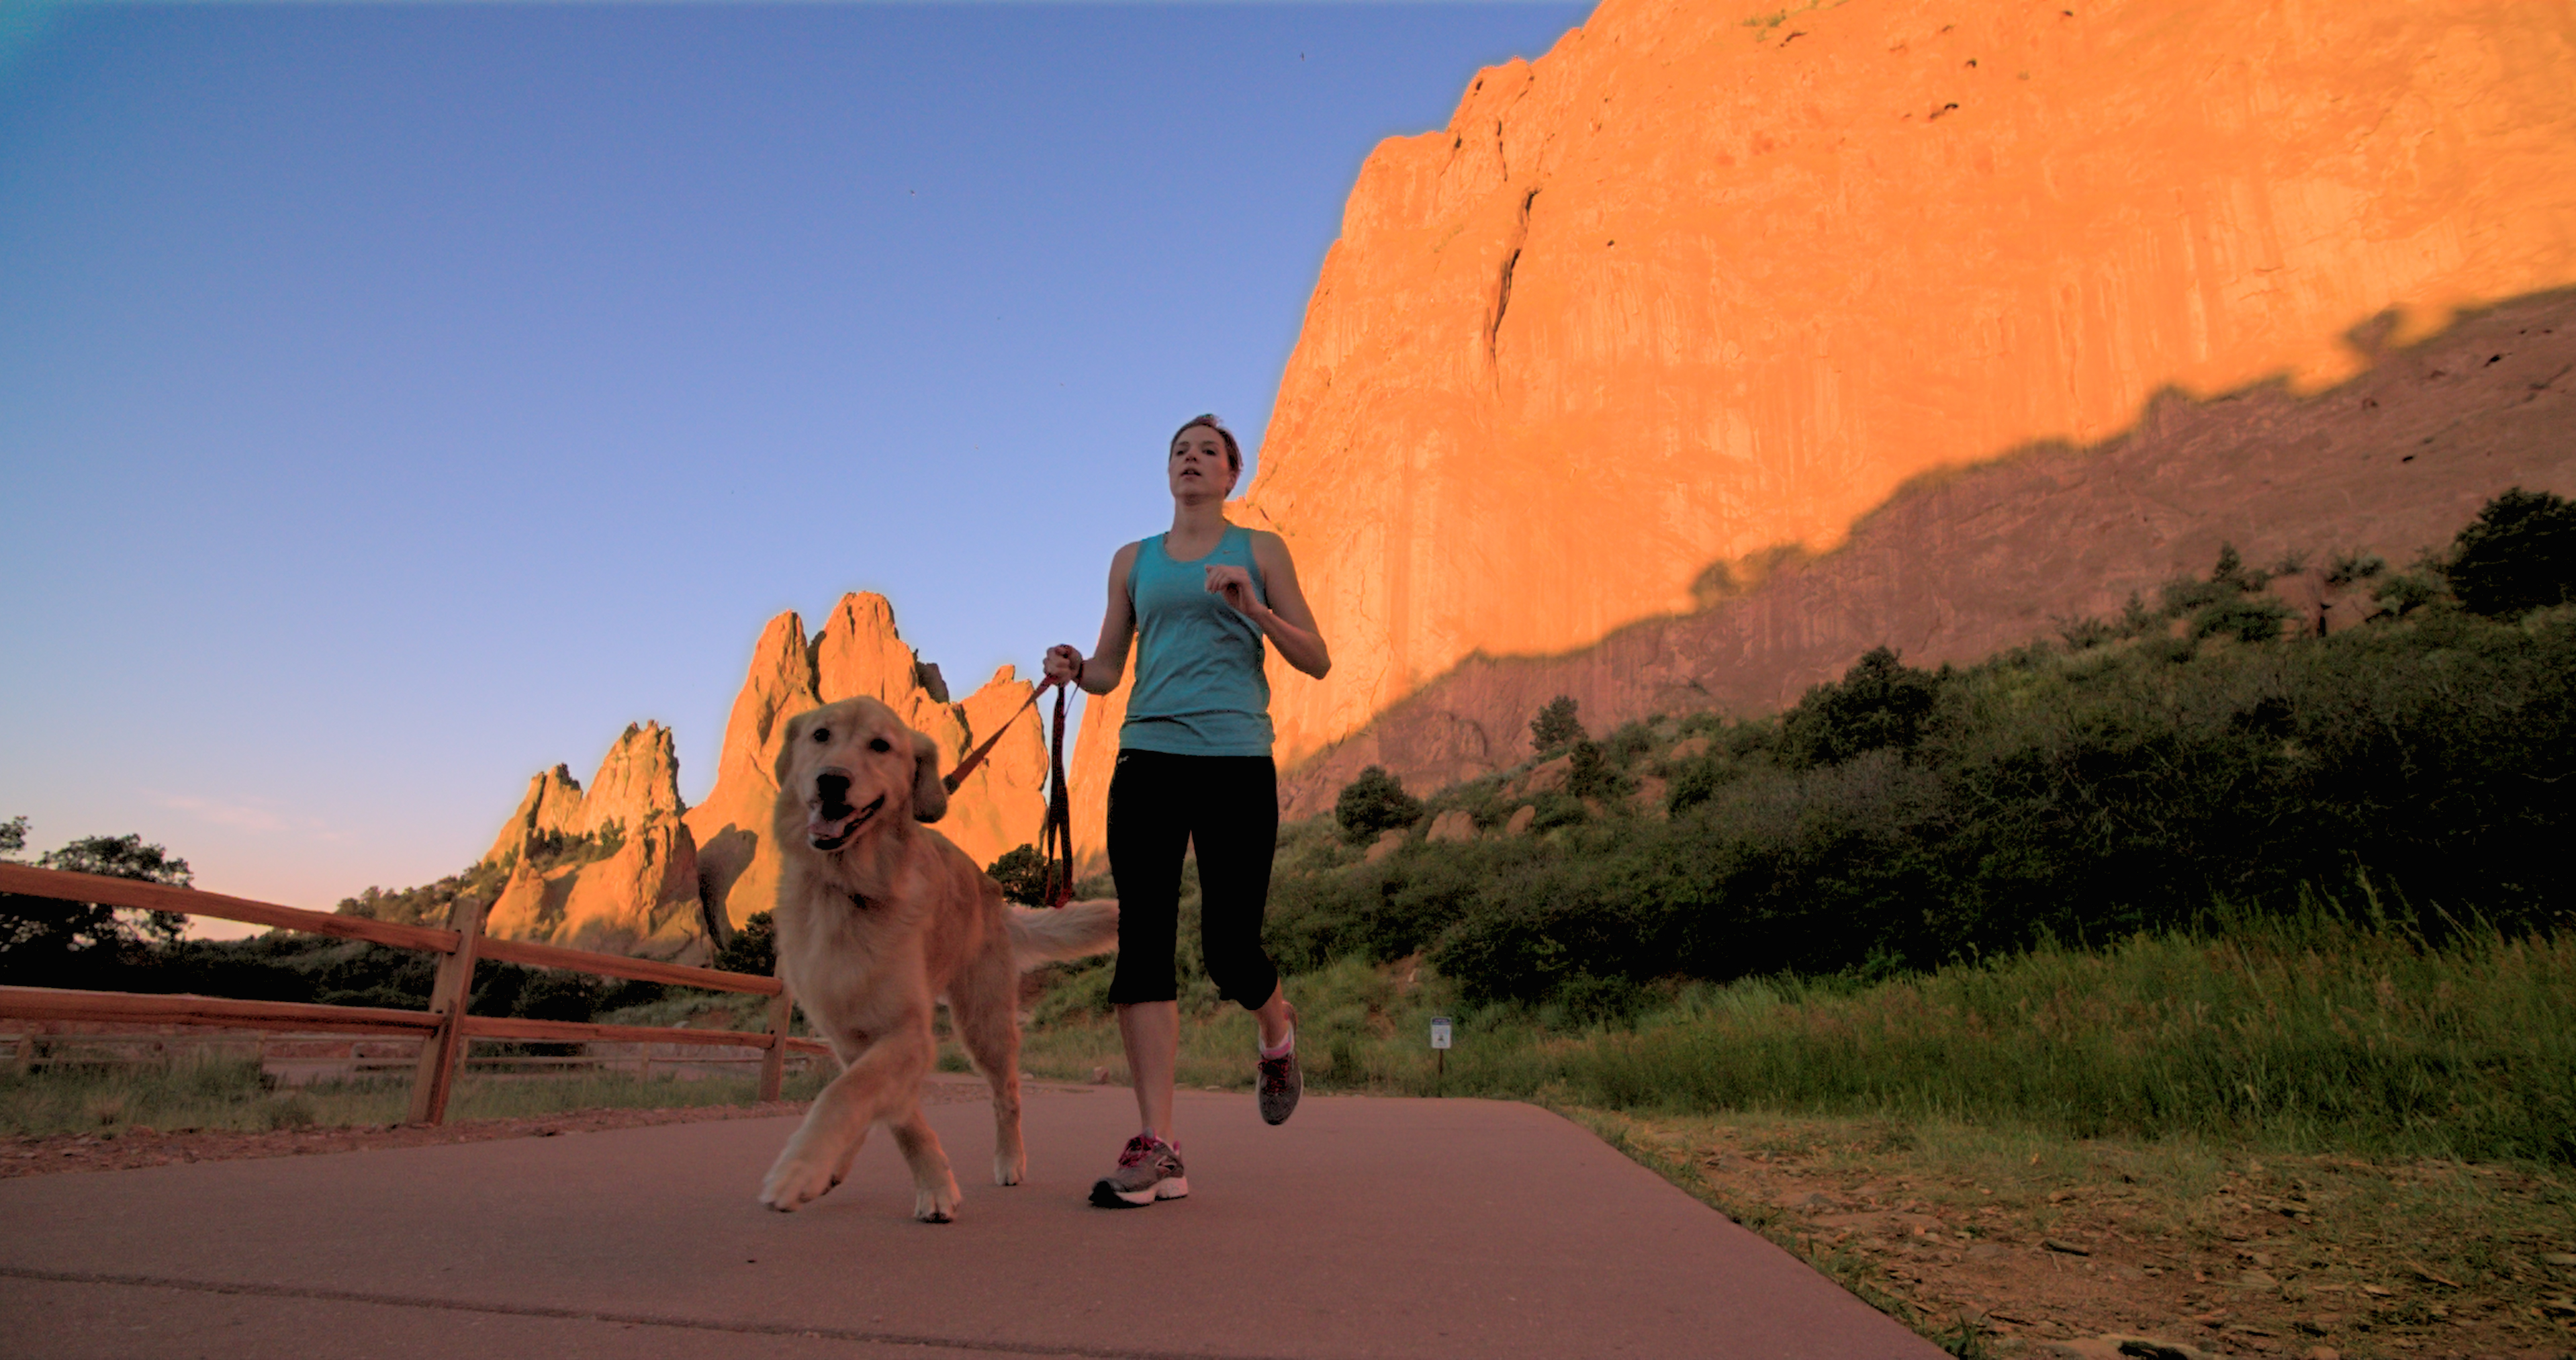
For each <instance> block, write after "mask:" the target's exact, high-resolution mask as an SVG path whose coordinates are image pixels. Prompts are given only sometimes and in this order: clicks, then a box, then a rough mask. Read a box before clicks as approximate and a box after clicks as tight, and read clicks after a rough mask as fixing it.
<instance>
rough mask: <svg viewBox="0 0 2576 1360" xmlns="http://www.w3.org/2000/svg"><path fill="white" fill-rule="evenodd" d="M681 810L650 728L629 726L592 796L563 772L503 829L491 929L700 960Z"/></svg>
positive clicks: (692, 856)
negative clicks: (502, 877) (504, 868)
mask: <svg viewBox="0 0 2576 1360" xmlns="http://www.w3.org/2000/svg"><path fill="white" fill-rule="evenodd" d="M681 811H682V808H681V804H680V763H679V760H678V758H677V757H676V756H675V755H674V753H673V751H672V747H671V733H670V731H669V730H668V729H666V728H664V727H662V726H660V725H659V724H655V723H646V724H644V725H643V726H642V727H633V726H630V727H628V728H627V729H626V731H625V733H624V734H623V735H621V736H620V737H619V738H618V739H617V742H616V744H615V745H613V746H611V747H610V748H609V751H608V756H607V758H606V759H605V760H603V761H601V762H600V766H599V774H598V776H597V777H596V778H594V779H592V780H591V785H590V791H589V792H588V793H587V794H585V793H583V792H582V789H581V786H580V785H578V784H575V783H573V782H572V780H571V778H570V777H569V775H568V773H567V772H566V771H565V770H564V769H563V767H561V766H557V767H556V768H555V769H554V770H552V771H550V772H548V773H546V774H541V775H539V776H537V778H536V781H535V782H534V784H532V785H531V787H530V790H529V794H528V797H527V799H526V800H525V801H524V802H523V803H522V804H521V807H520V814H519V816H518V817H517V818H516V819H514V820H513V822H512V825H511V827H509V828H507V829H505V830H504V832H503V837H504V839H505V840H510V839H511V834H510V833H511V832H512V831H515V832H516V833H517V835H516V838H515V840H511V843H510V845H509V848H508V849H507V850H506V851H504V850H502V849H500V848H499V847H498V846H497V845H496V847H495V852H494V855H493V857H492V858H493V859H494V860H495V861H501V860H507V861H508V862H509V863H510V865H511V870H510V878H509V881H508V883H507V884H505V885H504V886H503V888H502V890H501V894H500V896H499V897H498V898H496V899H494V901H493V903H492V909H491V914H490V916H489V917H488V918H487V925H488V928H489V929H490V931H491V932H492V933H493V934H495V935H500V936H504V937H507V938H511V939H529V940H542V941H545V942H547V943H550V944H562V945H569V946H572V947H575V948H580V949H597V950H603V951H606V952H609V953H645V954H652V955H655V956H658V957H665V958H673V957H697V956H700V955H703V954H704V952H705V950H706V944H707V939H708V935H709V927H708V923H707V920H706V917H705V914H704V911H703V907H702V904H701V902H700V899H699V893H698V857H697V844H696V842H695V840H694V839H693V838H692V837H691V836H690V834H689V829H688V827H687V826H686V825H685V824H683V822H682V821H681Z"/></svg>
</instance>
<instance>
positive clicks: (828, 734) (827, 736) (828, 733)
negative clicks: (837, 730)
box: [814, 727, 832, 746]
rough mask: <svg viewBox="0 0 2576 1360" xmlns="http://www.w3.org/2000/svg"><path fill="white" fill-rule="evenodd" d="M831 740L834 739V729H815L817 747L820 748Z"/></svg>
mask: <svg viewBox="0 0 2576 1360" xmlns="http://www.w3.org/2000/svg"><path fill="white" fill-rule="evenodd" d="M831 739H832V729H831V728H828V727H817V728H815V729H814V744H815V745H817V746H820V745H822V744H823V743H824V742H827V741H830V740H831Z"/></svg>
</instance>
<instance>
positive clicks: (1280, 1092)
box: [1260, 1048, 1306, 1124]
mask: <svg viewBox="0 0 2576 1360" xmlns="http://www.w3.org/2000/svg"><path fill="white" fill-rule="evenodd" d="M1260 1087H1261V1119H1262V1122H1264V1123H1268V1124H1285V1123H1287V1122H1288V1116H1290V1115H1292V1114H1295V1113H1296V1112H1297V1097H1299V1096H1301V1095H1304V1094H1305V1092H1306V1078H1305V1076H1304V1075H1303V1074H1302V1073H1300V1072H1299V1071H1298V1070H1297V1050H1295V1049H1293V1048H1292V1049H1290V1050H1288V1051H1287V1052H1285V1053H1282V1054H1280V1055H1279V1056H1278V1057H1276V1058H1263V1059H1262V1060H1261V1082H1260Z"/></svg>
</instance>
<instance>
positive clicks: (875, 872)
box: [760, 698, 1118, 1223]
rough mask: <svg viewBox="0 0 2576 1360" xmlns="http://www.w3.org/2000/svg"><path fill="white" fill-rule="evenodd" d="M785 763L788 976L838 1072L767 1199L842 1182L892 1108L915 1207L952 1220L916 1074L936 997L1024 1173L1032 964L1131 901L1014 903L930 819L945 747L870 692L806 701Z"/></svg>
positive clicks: (1081, 949)
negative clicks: (1022, 989) (1046, 905)
mask: <svg viewBox="0 0 2576 1360" xmlns="http://www.w3.org/2000/svg"><path fill="white" fill-rule="evenodd" d="M777 774H778V803H777V806H776V808H775V810H774V813H773V815H772V818H771V831H772V833H773V834H774V835H776V836H777V837H778V847H779V855H780V858H781V860H782V861H783V868H782V872H781V874H780V877H779V884H778V909H777V911H776V913H775V914H774V917H773V919H774V920H775V921H776V924H777V930H778V976H779V977H780V978H781V979H782V980H784V981H785V982H786V984H787V990H788V991H789V992H790V993H791V994H793V995H794V996H795V998H796V1000H797V1002H798V1004H800V1005H802V1006H803V1007H804V1008H805V1017H806V1019H807V1021H808V1022H809V1023H811V1024H812V1025H813V1027H814V1029H815V1030H816V1031H817V1032H819V1033H820V1034H821V1035H822V1037H823V1038H824V1039H825V1040H826V1041H827V1042H829V1043H830V1044H831V1046H832V1053H833V1056H835V1057H837V1058H838V1059H840V1061H841V1074H840V1076H838V1077H836V1078H834V1079H833V1081H832V1084H831V1085H829V1086H826V1087H824V1088H823V1093H822V1094H821V1095H820V1096H818V1097H816V1099H815V1101H814V1105H813V1108H812V1109H811V1110H809V1111H807V1112H806V1115H805V1123H804V1124H803V1125H802V1126H801V1127H799V1128H798V1129H797V1130H796V1133H795V1136H794V1137H792V1138H790V1139H788V1140H787V1147H786V1149H785V1150H784V1151H782V1152H780V1153H779V1154H778V1161H777V1163H776V1164H775V1165H773V1166H771V1167H770V1168H769V1175H768V1177H767V1179H765V1180H764V1181H763V1182H762V1183H761V1187H760V1202H761V1203H763V1204H766V1205H768V1206H769V1207H770V1208H772V1209H777V1210H781V1211H788V1210H793V1209H795V1208H797V1207H798V1206H800V1205H802V1204H804V1203H806V1202H807V1201H809V1200H812V1199H815V1198H816V1197H818V1196H820V1195H822V1194H823V1193H824V1192H825V1191H827V1190H830V1189H831V1188H832V1187H833V1186H835V1185H838V1184H840V1183H841V1178H842V1177H843V1176H845V1175H847V1174H848V1173H849V1169H850V1159H851V1158H853V1157H855V1156H856V1155H858V1150H859V1144H860V1143H861V1142H862V1141H863V1140H865V1139H866V1137H867V1134H868V1129H869V1128H870V1127H871V1126H872V1125H875V1124H879V1123H883V1124H885V1125H886V1126H888V1127H889V1128H891V1129H893V1130H894V1139H895V1145H896V1146H897V1147H899V1148H901V1149H902V1150H903V1158H904V1161H905V1162H907V1163H908V1164H910V1166H911V1168H912V1183H913V1191H914V1196H913V1209H912V1215H913V1217H915V1218H917V1219H920V1220H921V1221H922V1222H924V1223H945V1222H948V1221H949V1220H950V1218H951V1217H952V1216H953V1215H955V1213H956V1211H957V1198H958V1196H957V1178H956V1177H955V1176H954V1175H952V1174H950V1172H949V1168H948V1154H947V1153H946V1151H944V1150H943V1149H942V1148H941V1147H940V1145H939V1136H938V1135H937V1134H935V1133H933V1132H931V1129H930V1124H929V1122H928V1121H927V1120H925V1119H923V1118H922V1116H921V1080H922V1077H923V1076H924V1075H925V1074H927V1073H928V1072H929V1071H930V1067H931V1061H932V1059H933V1058H934V1057H935V1056H936V1051H937V1044H936V1042H935V1040H934V1039H933V1037H932V1033H931V1025H930V1020H931V1006H932V1005H933V1003H934V1002H938V1001H945V1002H946V1003H947V1004H948V1013H949V1017H950V1019H951V1020H952V1022H953V1023H954V1024H955V1027H956V1031H957V1037H958V1038H959V1040H961V1041H962V1042H963V1043H964V1044H965V1047H966V1052H967V1054H968V1055H969V1056H970V1057H972V1058H973V1059H974V1061H975V1066H976V1068H977V1069H978V1070H980V1071H981V1072H982V1073H983V1074H984V1078H985V1080H986V1081H988V1082H990V1083H991V1084H992V1087H993V1133H994V1136H993V1179H994V1181H995V1182H996V1183H998V1184H1001V1185H1017V1184H1018V1183H1019V1181H1020V1177H1021V1176H1022V1175H1024V1174H1025V1173H1026V1172H1027V1170H1028V1153H1027V1152H1026V1151H1025V1150H1024V1149H1023V1148H1022V1147H1021V1144H1020V1071H1019V1057H1020V1026H1019V1014H1018V1006H1019V982H1020V972H1021V970H1022V969H1024V968H1027V967H1030V966H1032V965H1034V964H1037V963H1041V962H1044V961H1046V960H1049V959H1070V958H1080V957H1082V956H1084V955H1086V954H1098V953H1102V952H1104V951H1106V950H1108V949H1111V948H1114V947H1115V946H1116V943H1117V939H1118V904H1117V903H1116V902H1114V901H1099V902H1076V903H1073V904H1071V905H1068V906H1066V907H1063V908H1061V909H1059V910H1055V911H1031V910H1029V909H1027V908H1025V907H1014V906H1009V905H1007V904H1005V903H1004V902H1003V900H1002V890H1001V889H1000V888H999V887H997V886H996V885H995V884H994V882H993V880H992V879H990V878H987V877H985V875H984V872H983V871H982V870H981V869H979V868H977V867H976V866H975V862H974V861H973V860H971V859H969V858H967V856H966V852H965V851H963V850H960V849H958V848H957V847H956V846H955V845H953V844H951V843H949V840H948V838H947V837H945V836H942V835H940V834H939V833H938V832H936V831H933V830H931V829H929V828H928V827H927V826H923V825H920V823H925V822H935V821H937V820H939V819H940V817H942V816H943V815H945V814H946V813H947V811H948V790H947V788H946V786H945V785H943V784H942V783H941V782H940V778H939V750H938V747H937V746H936V745H935V744H934V743H933V742H932V741H931V739H930V738H928V737H926V736H923V735H922V734H921V733H919V732H915V731H913V730H912V729H911V728H910V727H907V726H905V725H904V723H903V720H902V719H900V718H897V717H896V716H895V714H894V710H893V709H890V708H888V707H886V706H885V705H884V704H881V703H878V702H877V701H876V700H874V699H864V698H862V699H844V700H842V701H841V702H839V703H835V704H827V705H825V706H823V707H821V708H817V709H813V710H810V711H808V712H805V713H800V714H798V715H797V716H796V717H795V718H794V719H793V720H792V721H790V722H789V723H788V724H787V736H786V739H785V741H784V742H782V743H781V744H780V746H779V750H778V766H777Z"/></svg>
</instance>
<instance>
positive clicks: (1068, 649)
mask: <svg viewBox="0 0 2576 1360" xmlns="http://www.w3.org/2000/svg"><path fill="white" fill-rule="evenodd" d="M1042 669H1043V670H1044V671H1045V672H1046V681H1047V683H1048V684H1050V685H1070V684H1073V683H1075V682H1077V681H1079V680H1080V679H1081V678H1082V653H1080V652H1078V651H1075V650H1074V649H1073V645H1072V644H1071V643H1064V642H1059V643H1057V644H1056V645H1054V646H1052V647H1049V648H1047V650H1046V661H1045V662H1044V663H1043V665H1042Z"/></svg>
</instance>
